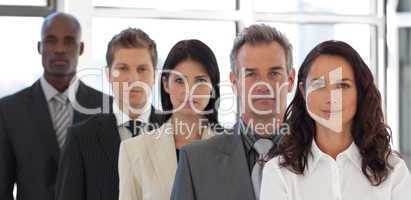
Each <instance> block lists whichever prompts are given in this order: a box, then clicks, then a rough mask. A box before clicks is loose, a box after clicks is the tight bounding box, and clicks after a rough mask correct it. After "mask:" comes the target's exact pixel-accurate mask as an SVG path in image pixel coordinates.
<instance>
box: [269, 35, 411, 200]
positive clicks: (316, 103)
mask: <svg viewBox="0 0 411 200" xmlns="http://www.w3.org/2000/svg"><path fill="white" fill-rule="evenodd" d="M285 117H286V121H287V122H288V125H289V133H288V134H287V135H285V136H284V138H283V142H282V144H281V145H280V149H279V151H280V154H279V156H278V157H276V158H274V159H272V160H271V161H270V162H268V163H267V164H266V167H265V169H264V176H263V182H262V189H261V200H268V199H270V200H271V199H279V200H286V199H287V200H331V199H333V200H357V199H358V200H359V199H361V200H366V199H369V200H379V199H381V200H382V199H384V200H388V199H390V200H399V199H404V200H405V198H409V194H410V189H411V188H410V184H411V178H410V173H409V171H408V169H407V166H406V164H405V162H404V161H403V160H402V159H401V158H400V157H399V155H397V154H395V153H394V152H393V151H392V150H391V146H390V141H391V133H390V129H389V127H388V126H387V125H386V123H385V121H384V115H383V111H382V106H381V95H380V93H379V91H378V89H377V87H376V86H375V84H374V79H373V76H372V73H371V71H370V70H369V68H368V66H367V65H366V64H365V62H364V61H363V60H362V58H361V57H360V55H359V54H358V53H357V52H356V51H355V50H354V49H353V48H352V47H351V46H350V45H348V44H347V43H344V42H341V41H326V42H323V43H320V44H319V45H317V46H316V47H315V48H314V49H313V50H311V52H310V53H309V54H308V55H307V57H306V58H305V60H304V62H303V64H302V66H301V68H300V69H299V73H298V88H297V91H296V95H295V97H294V99H293V100H292V102H291V104H290V105H289V107H288V108H287V111H286V115H285ZM405 193H407V194H405Z"/></svg>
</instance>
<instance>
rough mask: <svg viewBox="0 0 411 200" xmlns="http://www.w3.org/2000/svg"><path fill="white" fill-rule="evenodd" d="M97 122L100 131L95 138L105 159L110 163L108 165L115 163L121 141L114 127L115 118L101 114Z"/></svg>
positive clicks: (115, 126)
mask: <svg viewBox="0 0 411 200" xmlns="http://www.w3.org/2000/svg"><path fill="white" fill-rule="evenodd" d="M99 121H100V127H101V129H100V130H99V131H98V132H97V134H98V135H97V137H98V138H99V141H100V144H101V145H102V147H103V150H104V152H105V154H106V155H107V158H108V159H109V160H110V161H111V162H110V163H117V162H118V161H117V160H118V152H119V148H120V142H121V140H120V135H119V132H118V127H117V125H116V118H115V116H114V114H112V113H110V114H101V118H100V120H99Z"/></svg>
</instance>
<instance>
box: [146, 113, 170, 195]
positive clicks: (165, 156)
mask: <svg viewBox="0 0 411 200" xmlns="http://www.w3.org/2000/svg"><path fill="white" fill-rule="evenodd" d="M170 128H171V123H170V122H169V121H168V122H166V123H165V124H163V126H161V127H160V129H157V130H155V131H156V132H157V134H161V135H160V136H159V135H157V134H155V135H152V137H153V138H152V140H150V141H151V142H152V143H151V144H149V145H151V147H152V148H150V150H149V151H148V152H149V154H150V158H151V161H152V163H153V166H154V170H155V173H156V174H157V177H158V178H159V179H161V180H159V182H160V184H161V189H162V191H163V192H164V193H166V194H168V193H171V188H172V185H173V182H174V177H175V173H176V170H177V155H176V146H175V142H174V137H173V134H167V130H171V129H170ZM155 136H157V137H155ZM150 137H151V136H150Z"/></svg>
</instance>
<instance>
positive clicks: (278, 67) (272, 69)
mask: <svg viewBox="0 0 411 200" xmlns="http://www.w3.org/2000/svg"><path fill="white" fill-rule="evenodd" d="M283 69H284V67H281V66H273V67H271V68H270V70H271V71H277V70H283Z"/></svg>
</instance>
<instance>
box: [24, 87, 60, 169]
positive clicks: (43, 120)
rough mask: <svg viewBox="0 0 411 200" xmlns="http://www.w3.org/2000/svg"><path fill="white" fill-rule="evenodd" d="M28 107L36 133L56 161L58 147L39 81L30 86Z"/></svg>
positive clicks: (58, 151)
mask: <svg viewBox="0 0 411 200" xmlns="http://www.w3.org/2000/svg"><path fill="white" fill-rule="evenodd" d="M28 108H29V109H28V110H29V115H30V119H33V121H34V124H35V126H36V127H37V130H38V134H39V135H41V136H40V137H41V138H42V139H41V140H42V141H44V143H45V148H47V150H48V152H52V154H53V158H54V159H55V160H56V162H58V160H59V153H60V148H59V146H58V143H57V137H56V134H55V131H54V127H53V122H52V120H51V116H50V111H49V107H48V104H47V102H46V97H45V96H44V92H43V89H42V88H41V85H40V81H36V82H35V83H34V84H33V86H32V87H31V95H30V97H29V102H28Z"/></svg>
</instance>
